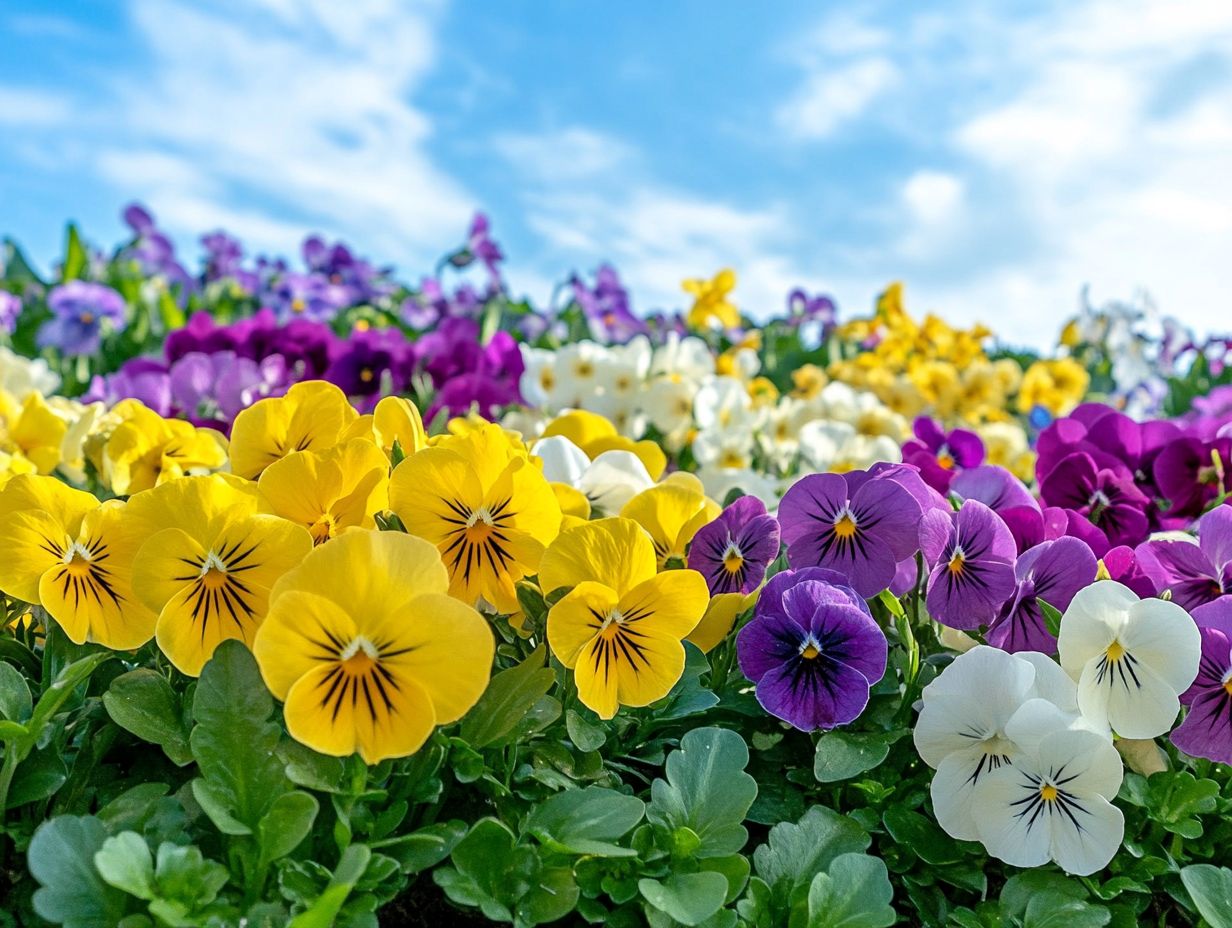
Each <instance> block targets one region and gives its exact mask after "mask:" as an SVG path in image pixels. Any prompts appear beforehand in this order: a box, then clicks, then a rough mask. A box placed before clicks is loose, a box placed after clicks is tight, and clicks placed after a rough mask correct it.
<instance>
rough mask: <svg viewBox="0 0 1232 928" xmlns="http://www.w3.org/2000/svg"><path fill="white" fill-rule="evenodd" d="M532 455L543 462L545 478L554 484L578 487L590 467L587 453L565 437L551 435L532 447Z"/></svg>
mask: <svg viewBox="0 0 1232 928" xmlns="http://www.w3.org/2000/svg"><path fill="white" fill-rule="evenodd" d="M530 453H531V454H533V455H534V456H535V457H537V458H539V459H540V460H541V461H542V462H543V476H544V478H545V479H547V480H550V481H551V482H552V483H566V484H568V485H569V486H571V487H575V488H576V487H577V484H578V481H579V480H581V479H582V475H583V474H585V473H586V469H587V468H588V467H590V458H589V457H588V456H587V454H586V452H585V451H583V450H582V449H581V448H579V447H578V446H577V445H575V444H574V443H573V442H572V441H570V440H569V439H568V438H566V437H565V436H564V435H550V436H548V437H547V438H541V439H539V440H538V441H537V442H535V443H534V444H533V445H531V446H530Z"/></svg>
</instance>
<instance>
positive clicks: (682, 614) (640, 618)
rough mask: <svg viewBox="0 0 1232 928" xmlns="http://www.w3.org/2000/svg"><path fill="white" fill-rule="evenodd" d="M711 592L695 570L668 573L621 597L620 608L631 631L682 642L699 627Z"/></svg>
mask: <svg viewBox="0 0 1232 928" xmlns="http://www.w3.org/2000/svg"><path fill="white" fill-rule="evenodd" d="M709 603H710V591H709V589H708V588H707V587H706V578H705V577H703V576H702V575H701V574H699V573H698V572H697V571H696V570H666V571H664V572H663V573H661V574H657V575H655V576H653V577H651V578H650V579H649V580H646V581H644V582H642V583H639V584H638V585H637V586H635V587H634V588H633V589H631V590H629V592H627V593H625V594H624V595H623V596H621V597H620V603H619V605H618V606H617V608H618V609H619V610H620V613H621V615H623V616H624V617H625V622H626V624H628V625H629V626H630V627H636V628H638V629H639V630H641V629H644V630H647V631H649V632H653V634H656V635H667V636H669V637H672V638H676V639H680V638H683V637H685V636H686V635H687V634H689V632H691V631H693V629H694V628H696V627H697V623H698V622H700V621H701V619H702V615H703V614H704V613H705V611H706V606H707V605H709Z"/></svg>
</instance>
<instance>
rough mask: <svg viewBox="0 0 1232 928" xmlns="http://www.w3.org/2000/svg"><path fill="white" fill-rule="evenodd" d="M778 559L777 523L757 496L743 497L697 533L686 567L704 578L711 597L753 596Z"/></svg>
mask: <svg viewBox="0 0 1232 928" xmlns="http://www.w3.org/2000/svg"><path fill="white" fill-rule="evenodd" d="M778 556H779V523H778V521H777V520H776V519H775V518H774V516H772V515H769V514H768V513H767V512H766V504H765V503H763V502H762V501H761V500H760V499H758V498H757V497H756V496H742V497H740V498H739V499H737V500H735V501H734V502H732V503H731V505H729V506H728V507H727V508H726V509H724V510H723V511H722V512H721V513H720V514H719V516H718V518H716V519H715V520H714V521H713V522H711V523H709V524H708V525H704V526H702V527H701V528H700V529H698V531H697V534H696V535H694V536H693V544H692V547H690V548H689V566H690V567H692V568H693V569H694V570H696V571H699V572H700V573H701V575H702V576H703V577H705V578H706V585H707V586H709V587H710V594H711V595H712V596H720V595H722V594H725V593H752V592H753V591H754V590H755V589H757V588H758V587H759V586H760V585H761V581H762V578H764V577H765V576H766V568H767V567H769V566H770V562H771V561H773V560H774V559H775V558H776V557H778Z"/></svg>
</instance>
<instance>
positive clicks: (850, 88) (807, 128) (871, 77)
mask: <svg viewBox="0 0 1232 928" xmlns="http://www.w3.org/2000/svg"><path fill="white" fill-rule="evenodd" d="M897 81H898V70H897V69H896V68H895V67H894V65H893V64H891V63H890V61H889V59H887V58H883V57H881V56H878V55H874V56H870V57H868V58H862V59H859V60H857V61H853V62H850V63H846V64H841V65H838V66H837V67H815V68H813V69H811V70H810V73H809V74H808V75H807V76H806V77H805V78H804V80H803V82H802V84H801V86H800V87H799V89H798V90H796V92H795V93H794V94H793V95H792V96H791V97H790V98H789V99H787V100H786V101H785V102H784V103H783V104H782V105H781V106H780V107H779V108H778V109H777V111H776V113H775V121H776V122H777V123H778V126H779V128H780V129H781V130H782V131H783V132H785V133H787V134H788V135H789V136H793V137H795V138H797V139H806V140H816V139H824V138H827V137H829V136H831V135H833V134H834V133H835V132H836V131H837V130H839V129H840V128H842V127H843V126H844V125H845V124H847V123H849V122H851V121H852V120H853V119H855V118H856V117H858V116H860V115H861V114H862V113H863V112H864V111H865V110H867V109H868V108H869V107H870V106H871V105H872V104H873V103H874V102H876V101H877V99H878V98H879V97H880V96H881V95H882V94H884V93H885V92H886V91H888V90H890V89H891V88H892V87H893V86H894V85H895V84H896V83H897Z"/></svg>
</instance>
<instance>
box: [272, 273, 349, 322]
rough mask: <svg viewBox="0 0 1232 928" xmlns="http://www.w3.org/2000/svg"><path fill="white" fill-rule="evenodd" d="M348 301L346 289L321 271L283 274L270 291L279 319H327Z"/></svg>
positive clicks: (328, 320) (334, 314)
mask: <svg viewBox="0 0 1232 928" xmlns="http://www.w3.org/2000/svg"><path fill="white" fill-rule="evenodd" d="M348 302H349V301H348V299H347V293H346V291H345V290H344V289H343V288H342V287H340V286H337V285H335V284H332V283H330V282H329V280H328V279H327V278H325V277H323V276H321V275H320V274H296V273H289V274H283V275H282V276H281V277H280V278H279V279H278V282H277V283H276V284H275V285H274V288H273V290H272V292H271V293H270V294H269V303H270V308H271V309H273V310H274V314H275V316H276V317H277V319H278V321H279V322H289V321H291V320H292V319H307V320H310V321H312V322H330V321H332V320H333V318H334V317H335V316H337V315H338V313H339V311H340V310H341V309H342V308H343V307H344V306H346V305H347V304H348Z"/></svg>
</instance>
